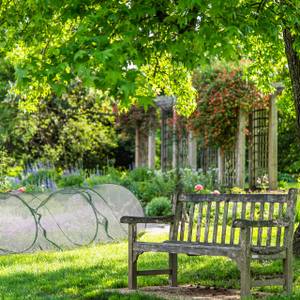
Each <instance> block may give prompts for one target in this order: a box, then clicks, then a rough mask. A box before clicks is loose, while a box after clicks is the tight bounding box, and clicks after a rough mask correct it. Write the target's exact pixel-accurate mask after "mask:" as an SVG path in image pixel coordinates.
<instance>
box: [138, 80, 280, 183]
mask: <svg viewBox="0 0 300 300" xmlns="http://www.w3.org/2000/svg"><path fill="white" fill-rule="evenodd" d="M275 87H276V91H275V93H274V94H273V95H271V96H270V100H269V107H268V109H256V110H253V111H252V112H251V113H250V114H248V113H246V112H244V111H243V110H242V109H240V110H239V116H238V129H237V133H236V144H235V145H232V149H222V147H219V148H218V149H214V150H213V151H212V149H211V147H210V148H207V147H205V146H204V147H203V145H202V146H201V145H200V144H199V142H198V141H199V136H197V135H195V133H194V132H193V131H191V130H185V132H181V134H180V136H179V135H178V130H177V129H178V127H179V126H180V124H178V122H177V118H176V112H175V109H174V105H175V103H176V97H174V96H158V97H157V98H156V99H155V103H156V105H157V107H158V108H159V109H160V119H161V120H160V124H161V126H160V132H161V147H160V166H161V169H162V171H166V170H168V169H171V168H176V167H177V166H179V167H189V168H191V169H194V170H198V169H202V170H203V171H204V172H205V171H206V170H207V169H209V168H212V167H214V168H216V170H217V172H218V182H219V184H220V185H225V186H238V187H240V188H244V187H245V182H246V177H247V178H248V184H249V187H250V188H251V187H255V186H256V187H257V179H258V178H260V177H262V176H263V175H268V181H269V188H270V189H276V188H277V187H278V178H277V177H278V174H277V173H278V170H277V169H278V162H277V156H278V153H277V147H278V141H277V124H278V116H277V107H276V97H277V95H278V94H280V93H281V91H282V89H283V86H282V85H280V84H276V85H275ZM155 117H156V116H155V115H152V116H151V118H150V120H152V118H155ZM154 123H155V122H154V121H153V122H151V121H150V124H149V126H148V132H146V133H145V136H146V137H144V139H142V138H141V136H142V135H141V132H140V131H139V128H137V129H136V138H135V166H136V167H139V166H147V167H149V168H154V167H155V149H156V145H155V135H156V130H157V128H155V127H154V126H153V124H154ZM246 127H248V128H249V129H250V133H249V135H246V133H245V129H246ZM142 148H144V150H143V151H141V149H142ZM176 151H179V152H180V153H176ZM203 154H204V155H203ZM200 158H201V160H200ZM204 165H205V167H204Z"/></svg>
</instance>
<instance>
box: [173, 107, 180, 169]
mask: <svg viewBox="0 0 300 300" xmlns="http://www.w3.org/2000/svg"><path fill="white" fill-rule="evenodd" d="M177 143H179V141H178V140H177V132H176V111H175V109H173V145H172V154H173V155H172V168H173V169H176V167H177V164H178V159H177V150H178V149H177V148H178V145H177Z"/></svg>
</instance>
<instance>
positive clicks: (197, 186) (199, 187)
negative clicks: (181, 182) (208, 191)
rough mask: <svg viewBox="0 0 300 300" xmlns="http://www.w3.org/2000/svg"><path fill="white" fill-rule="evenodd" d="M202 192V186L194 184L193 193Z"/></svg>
mask: <svg viewBox="0 0 300 300" xmlns="http://www.w3.org/2000/svg"><path fill="white" fill-rule="evenodd" d="M202 190H204V187H203V185H202V184H196V185H195V191H196V192H199V191H202Z"/></svg>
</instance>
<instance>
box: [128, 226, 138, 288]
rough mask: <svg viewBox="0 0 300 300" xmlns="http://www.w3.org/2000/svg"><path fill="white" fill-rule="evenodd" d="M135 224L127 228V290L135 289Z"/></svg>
mask: <svg viewBox="0 0 300 300" xmlns="http://www.w3.org/2000/svg"><path fill="white" fill-rule="evenodd" d="M136 229H137V228H136V224H129V226H128V288H129V289H131V290H135V289H136V288H137V258H136V257H135V253H134V249H133V248H134V243H135V242H136V233H137V230H136Z"/></svg>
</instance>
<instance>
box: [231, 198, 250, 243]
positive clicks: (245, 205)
mask: <svg viewBox="0 0 300 300" xmlns="http://www.w3.org/2000/svg"><path fill="white" fill-rule="evenodd" d="M246 210H247V202H243V203H242V211H241V219H242V220H243V219H245V218H246ZM232 225H233V224H232ZM250 241H251V238H250ZM239 243H241V234H240V237H239Z"/></svg>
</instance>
